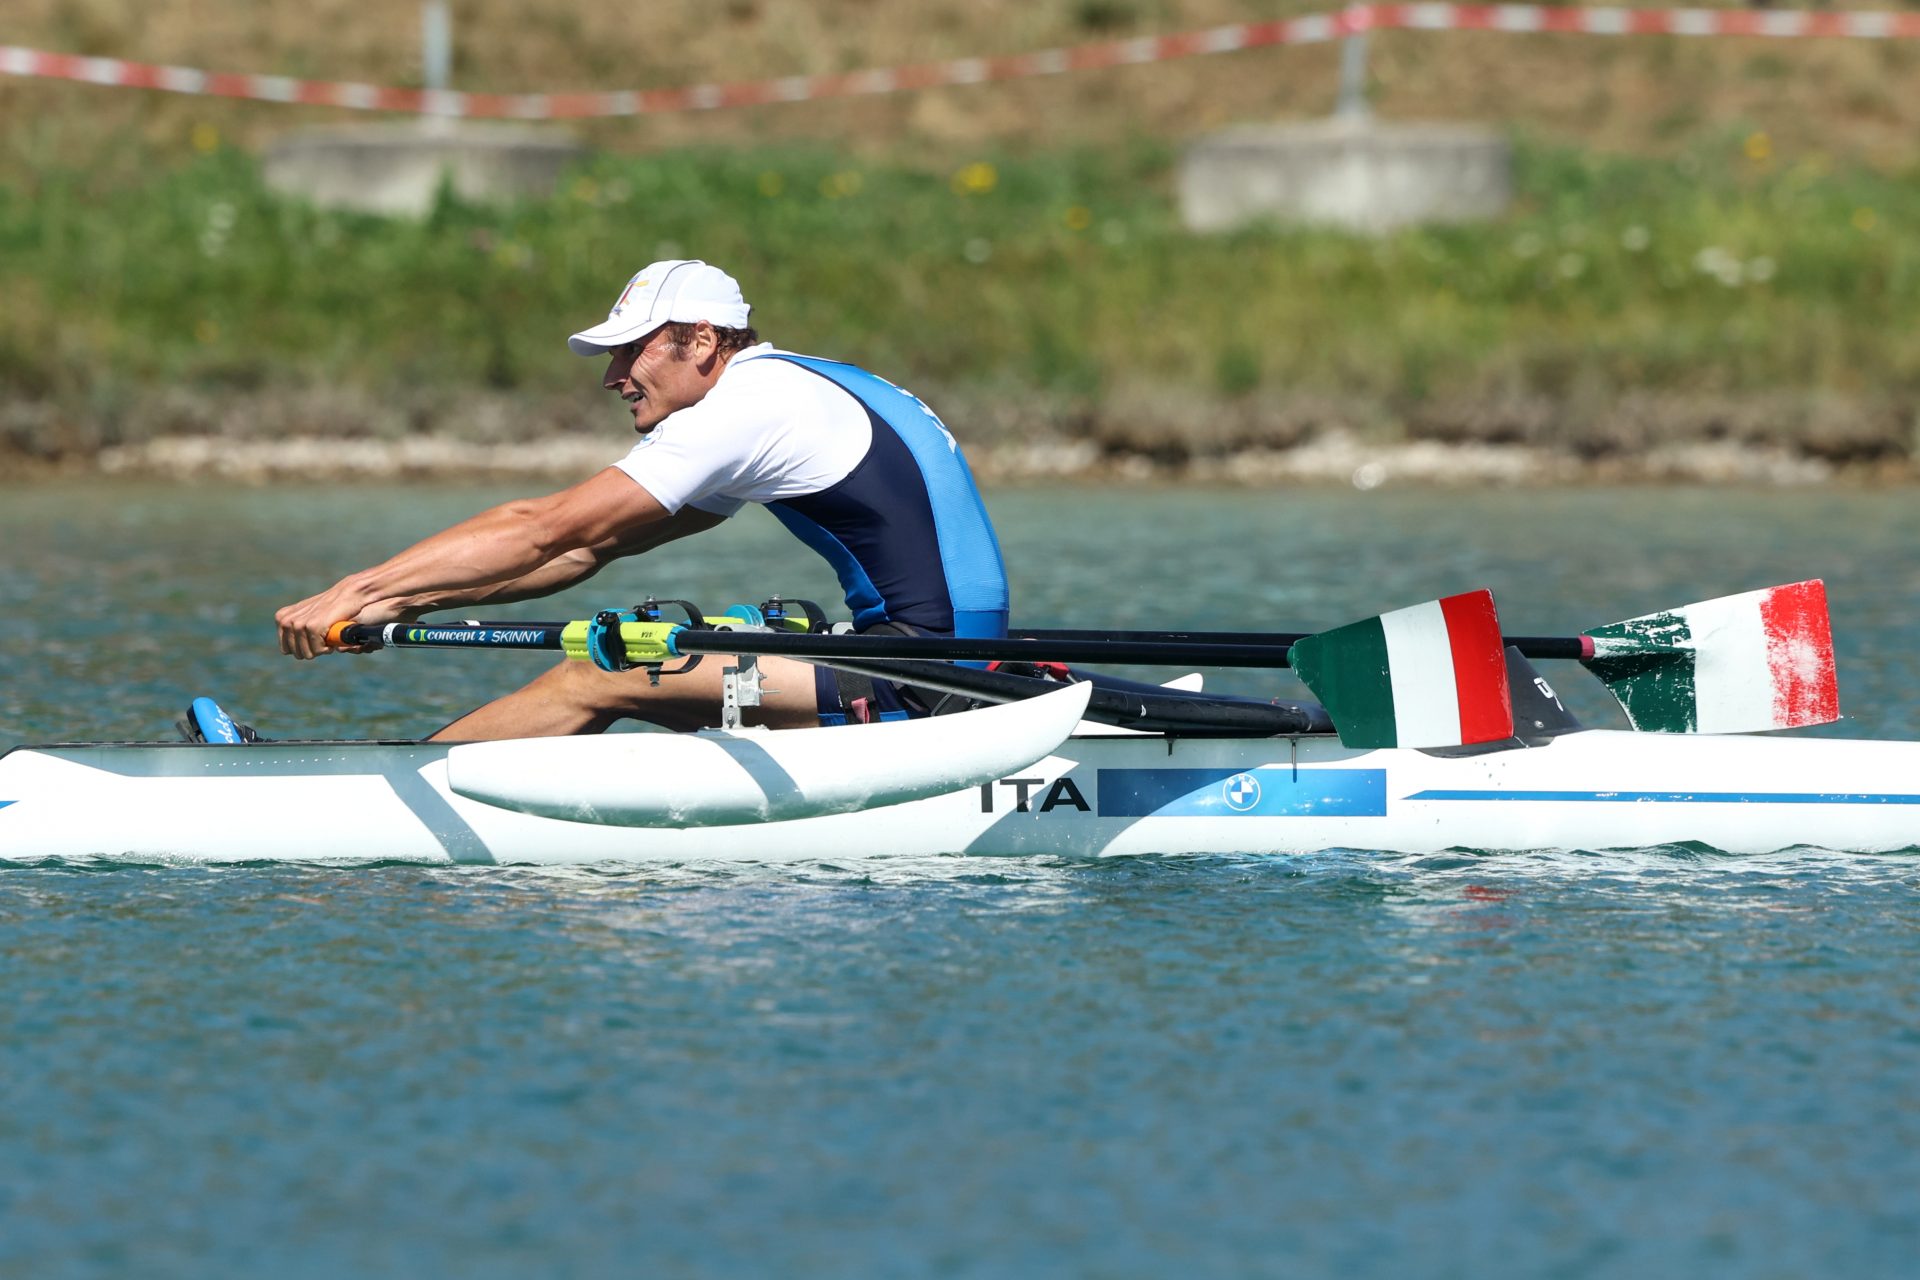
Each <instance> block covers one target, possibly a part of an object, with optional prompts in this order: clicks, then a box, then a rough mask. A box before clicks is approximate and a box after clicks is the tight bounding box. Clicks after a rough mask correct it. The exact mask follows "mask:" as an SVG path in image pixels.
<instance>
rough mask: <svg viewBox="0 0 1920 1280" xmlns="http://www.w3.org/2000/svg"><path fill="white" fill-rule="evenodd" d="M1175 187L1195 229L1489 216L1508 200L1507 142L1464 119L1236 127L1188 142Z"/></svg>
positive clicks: (1353, 225)
mask: <svg viewBox="0 0 1920 1280" xmlns="http://www.w3.org/2000/svg"><path fill="white" fill-rule="evenodd" d="M1179 186H1180V213H1181V217H1182V218H1183V219H1184V220H1185V222H1186V225H1187V226H1188V227H1189V228H1190V229H1192V230H1195V231H1225V230H1230V229H1232V228H1234V227H1238V226H1244V225H1246V224H1247V223H1250V222H1257V221H1261V220H1263V219H1271V220H1274V221H1278V222H1293V223H1319V224H1324V225H1332V226H1339V227H1345V228H1348V229H1350V230H1354V231H1363V232H1373V233H1378V232H1383V231H1390V230H1392V229H1393V228H1395V227H1402V226H1407V225H1410V224H1414V223H1422V222H1462V221H1471V220H1473V219H1476V218H1493V217H1498V216H1499V215H1500V214H1501V213H1503V212H1504V211H1505V210H1506V208H1507V205H1508V203H1509V202H1510V201H1511V200H1512V199H1513V149H1512V147H1511V145H1510V144H1509V143H1508V142H1507V140H1506V138H1505V137H1503V136H1501V135H1500V134H1499V133H1496V132H1494V131H1493V130H1490V129H1482V128H1478V127H1475V126H1472V125H1450V124H1385V123H1382V122H1380V121H1377V120H1373V119H1371V118H1368V117H1335V118H1334V119H1331V120H1322V121H1315V122H1312V123H1308V124H1289V125H1241V126H1237V127H1234V128H1230V129H1225V130H1222V131H1221V132H1219V133H1215V134H1212V135H1210V136H1208V137H1205V138H1202V139H1200V140H1199V141H1197V142H1195V143H1194V144H1193V145H1192V146H1191V147H1189V148H1188V150H1187V153H1186V155H1185V157H1184V158H1183V159H1182V162H1181V165H1180V178H1179Z"/></svg>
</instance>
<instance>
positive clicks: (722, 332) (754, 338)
mask: <svg viewBox="0 0 1920 1280" xmlns="http://www.w3.org/2000/svg"><path fill="white" fill-rule="evenodd" d="M694 323H695V322H692V321H684V320H675V321H671V322H670V323H668V325H667V326H666V330H667V345H668V346H670V347H672V348H673V353H674V354H675V355H679V354H680V353H681V352H683V351H685V350H686V349H687V345H688V344H689V343H691V342H692V341H693V330H694ZM711 327H712V329H713V341H714V348H715V350H716V352H717V353H718V354H720V355H723V356H730V355H732V354H733V353H734V352H736V351H745V350H746V349H747V348H748V347H750V346H752V345H753V344H754V343H756V342H758V341H760V335H759V334H758V333H755V332H754V331H753V330H752V329H723V328H721V327H720V326H719V325H717V324H716V325H713V326H711Z"/></svg>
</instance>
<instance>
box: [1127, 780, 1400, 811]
mask: <svg viewBox="0 0 1920 1280" xmlns="http://www.w3.org/2000/svg"><path fill="white" fill-rule="evenodd" d="M1097 786H1098V788H1099V790H1098V799H1097V800H1096V801H1095V808H1096V810H1097V812H1098V813H1099V815H1100V816H1101V817H1103V818H1308V817H1312V818H1383V817H1385V816H1386V813H1387V772H1386V770H1384V769H1299V770H1294V769H1289V768H1282V769H1253V770H1249V771H1245V772H1242V771H1240V770H1237V769H1102V770H1100V771H1099V776H1098V782H1097Z"/></svg>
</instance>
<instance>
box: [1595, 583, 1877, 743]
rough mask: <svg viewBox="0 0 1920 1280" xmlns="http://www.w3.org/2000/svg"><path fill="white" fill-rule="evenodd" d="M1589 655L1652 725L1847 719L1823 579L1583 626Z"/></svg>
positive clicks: (1642, 722)
mask: <svg viewBox="0 0 1920 1280" xmlns="http://www.w3.org/2000/svg"><path fill="white" fill-rule="evenodd" d="M1586 634H1587V635H1588V637H1589V638H1591V639H1592V641H1593V656H1592V657H1590V658H1585V659H1582V661H1583V662H1584V663H1585V664H1586V666H1587V669H1588V670H1590V671H1592V672H1593V673H1594V675H1596V676H1598V677H1599V678H1600V682H1601V683H1602V684H1604V685H1606V686H1607V689H1608V690H1609V691H1610V692H1611V693H1612V694H1613V696H1614V697H1615V698H1617V699H1619V701H1620V705H1621V706H1622V707H1623V708H1625V710H1626V713H1627V720H1628V721H1629V722H1630V723H1631V724H1632V725H1633V727H1634V728H1636V729H1640V730H1643V731H1646V732H1650V733H1751V732H1753V731H1755V730H1758V729H1791V728H1794V727H1796V726H1799V725H1809V724H1826V723H1827V722H1828V721H1830V720H1838V719H1839V718H1840V691H1839V686H1838V685H1837V684H1836V683H1835V680H1834V674H1833V629H1832V626H1831V624H1830V623H1829V621H1828V619H1827V589H1826V586H1825V584H1823V583H1822V582H1821V581H1820V580H1819V579H1818V578H1814V579H1810V580H1809V581H1806V582H1795V583H1790V584H1788V585H1787V586H1783V587H1768V588H1766V589H1765V590H1762V591H1747V592H1743V593H1742V594H1740V595H1737V596H1723V597H1721V598H1720V599H1718V600H1707V601H1703V602H1701V603H1699V604H1690V605H1686V606H1684V607H1683V608H1679V609H1673V610H1669V611H1667V612H1665V613H1652V614H1648V615H1647V616H1646V617H1644V618H1630V619H1628V620H1627V621H1625V622H1616V623H1614V624H1613V625H1612V626H1608V627H1596V628H1594V629H1593V630H1592V631H1589V632H1587V633H1586Z"/></svg>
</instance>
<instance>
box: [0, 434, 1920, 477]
mask: <svg viewBox="0 0 1920 1280" xmlns="http://www.w3.org/2000/svg"><path fill="white" fill-rule="evenodd" d="M619 445H620V442H619V441H618V440H617V439H611V438H609V437H606V436H598V435H589V434H586V433H573V434H569V435H560V436H555V437H552V438H550V439H547V440H544V441H541V442H538V443H491V444H489V443H480V442H475V441H468V440H458V439H451V438H447V437H441V436H419V437H412V438H408V439H403V440H338V439H327V438H322V437H317V436H306V437H293V438H291V439H283V440H233V439H227V438H223V437H219V436H166V437H162V438H160V439H158V440H150V441H146V442H143V443H140V444H122V445H113V446H109V447H106V448H104V449H101V450H100V451H99V452H98V453H96V454H94V455H92V456H90V457H84V458H83V457H64V458H61V459H57V460H56V459H40V460H16V461H14V462H12V463H8V462H5V461H4V460H0V483H4V482H7V481H29V480H35V479H40V478H45V477H49V476H56V475H59V476H71V477H81V476H89V475H92V476H99V477H104V478H111V479H116V480H161V481H174V482H182V483H185V482H192V481H197V480H209V479H212V480H221V481H225V482H228V483H234V484H245V485H266V484H278V483H299V482H304V481H364V482H373V483H390V482H400V481H410V480H456V479H460V480H481V479H495V480H509V479H522V478H524V479H528V480H536V479H537V480H551V481H558V480H564V479H566V478H569V477H576V478H577V477H580V476H584V475H588V474H590V473H591V472H593V471H594V470H596V469H598V468H600V467H603V466H606V465H607V464H608V463H609V462H611V461H613V460H614V459H615V458H616V457H618V456H619V453H620V447H619ZM968 457H969V459H970V460H971V461H972V464H973V469H974V472H975V474H976V476H978V477H979V478H980V479H981V480H982V481H983V482H985V483H990V484H991V483H1044V482H1049V481H1057V482H1063V483H1071V482H1099V483H1120V484H1166V483H1192V484H1211V485H1223V486H1246V487H1275V488H1284V487H1288V486H1343V487H1352V488H1354V489H1358V490H1362V491H1365V490H1372V489H1379V488H1386V487H1396V486H1425V487H1459V488H1476V487H1507V488H1517V487H1521V486H1526V485H1604V484H1701V485H1743V486H1765V487H1783V488H1785V487H1798V486H1815V485H1826V484H1835V483H1840V484H1905V483H1912V482H1914V481H1915V480H1916V479H1920V476H1916V474H1915V472H1914V469H1913V468H1912V467H1911V466H1908V465H1905V464H1899V465H1890V464H1887V463H1880V464H1876V465H1873V466H1836V465H1834V464H1833V463H1831V462H1828V461H1826V460H1824V459H1821V458H1816V457H1808V456H1805V455H1802V454H1797V453H1795V452H1793V451H1792V450H1790V449H1786V448H1783V447H1780V446H1777V445H1755V444H1743V443H1738V442H1732V441H1718V442H1695V443H1688V444H1680V445H1671V446H1660V447H1657V448H1654V449H1650V450H1648V451H1646V452H1645V453H1642V454H1638V455H1633V456H1625V455H1622V456H1610V457H1600V458H1588V457H1582V456H1581V455H1579V454H1577V453H1573V452H1570V451H1558V450H1552V449H1545V448H1540V447H1536V446H1530V445H1517V444H1480V443H1463V444H1448V443H1442V442H1438V441H1432V440H1416V441H1402V442H1386V443H1369V442H1366V441H1363V440H1360V439H1358V438H1356V437H1354V436H1352V435H1348V434H1345V433H1338V432H1335V433H1330V434H1328V435H1325V436H1320V437H1316V438H1314V439H1312V440H1309V441H1307V442H1304V443H1302V444H1299V445H1295V446H1292V447H1290V448H1246V449H1239V450H1234V451H1231V452H1226V453H1219V454H1207V455H1200V456H1192V457H1187V458H1182V459H1177V460H1168V459H1166V458H1162V457H1156V456H1153V455H1150V454H1145V453H1127V452H1111V451H1108V450H1105V449H1102V448H1101V447H1100V446H1099V445H1097V444H1094V443H1092V442H1090V441H1085V440H1068V439H1064V438H1057V437H1056V438H1047V439H1040V440H1034V441H1030V442H1025V443H1002V444H989V445H984V446H974V447H970V448H969V449H968Z"/></svg>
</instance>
